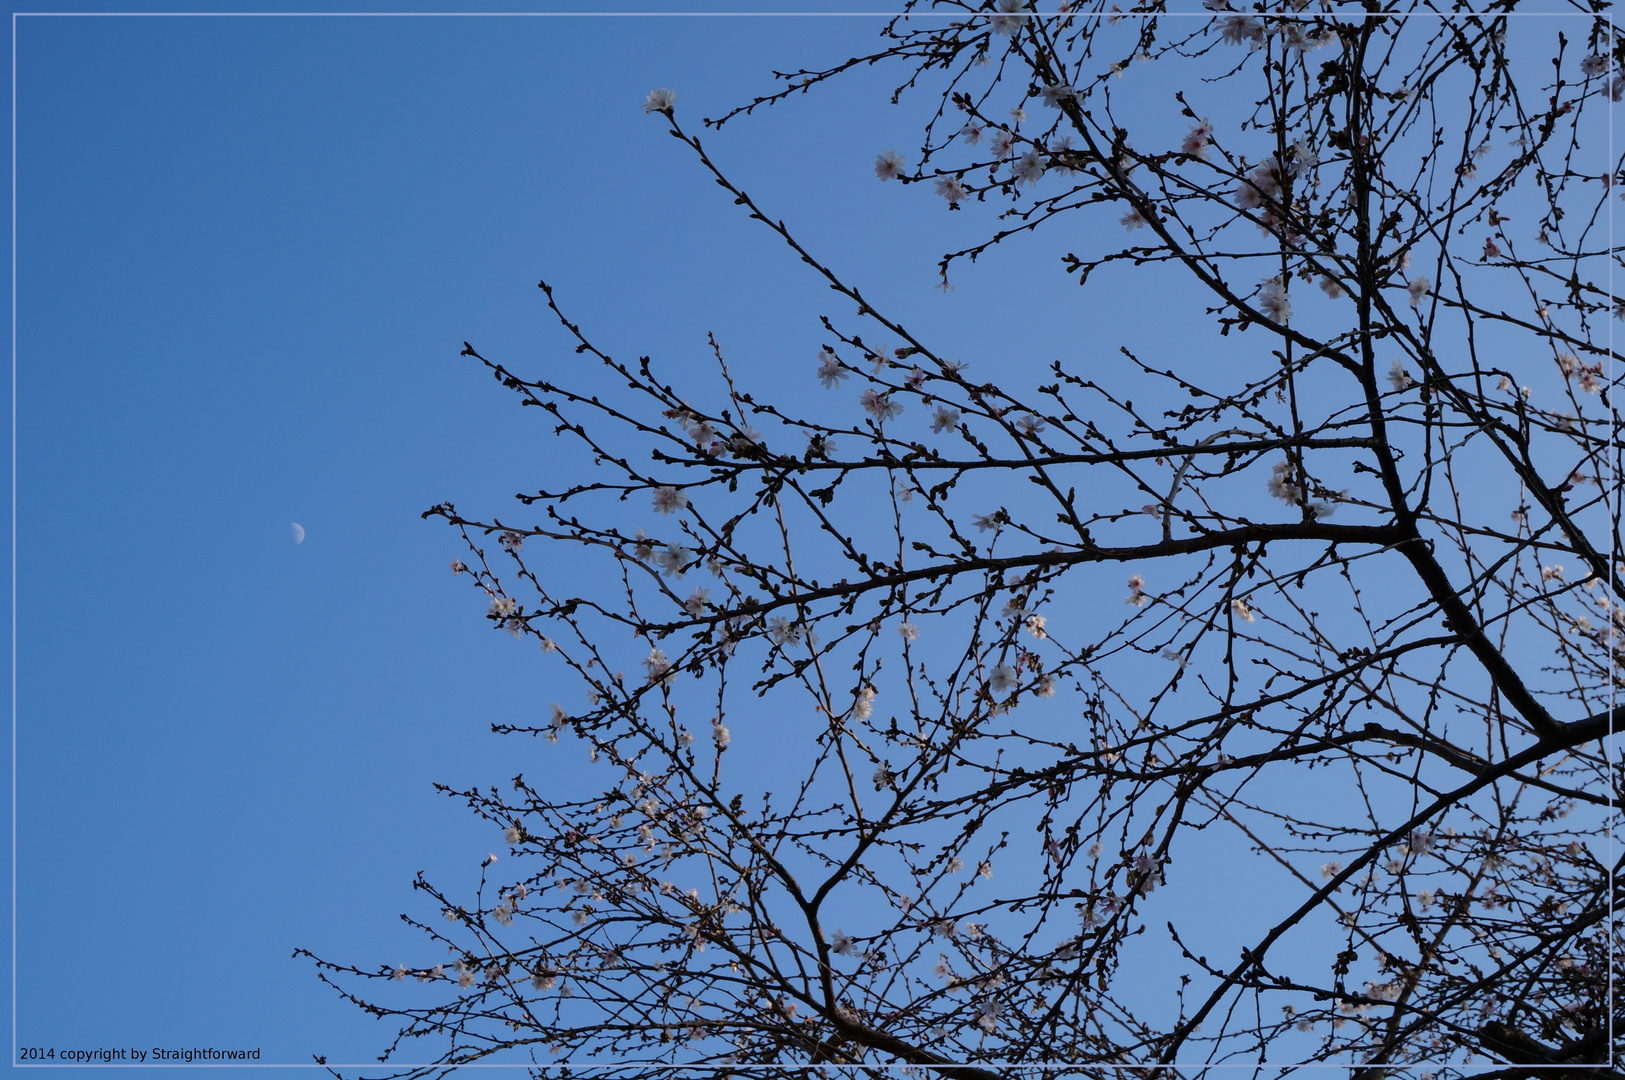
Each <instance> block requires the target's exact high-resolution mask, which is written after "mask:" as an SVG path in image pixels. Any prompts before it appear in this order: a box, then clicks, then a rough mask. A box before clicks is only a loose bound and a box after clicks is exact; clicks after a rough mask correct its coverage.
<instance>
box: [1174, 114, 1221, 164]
mask: <svg viewBox="0 0 1625 1080" xmlns="http://www.w3.org/2000/svg"><path fill="white" fill-rule="evenodd" d="M1212 138H1213V124H1212V123H1211V122H1210V121H1209V120H1208V118H1207V117H1205V116H1204V117H1202V122H1201V123H1200V124H1197V125H1195V126H1194V127H1192V128H1191V129H1190V130H1189V131H1187V132H1186V133H1185V138H1184V140H1183V141H1182V142H1181V143H1180V144H1179V152H1180V153H1181V154H1189V155H1190V156H1191V157H1199V158H1205V157H1207V144H1208V141H1209V140H1211V139H1212Z"/></svg>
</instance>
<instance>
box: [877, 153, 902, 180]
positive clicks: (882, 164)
mask: <svg viewBox="0 0 1625 1080" xmlns="http://www.w3.org/2000/svg"><path fill="white" fill-rule="evenodd" d="M875 175H876V176H878V177H880V178H881V179H882V180H896V179H897V178H898V177H900V176H902V175H903V155H902V154H899V153H898V152H897V151H896V150H885V151H882V152H881V153H880V155H879V156H878V157H876V158H875Z"/></svg>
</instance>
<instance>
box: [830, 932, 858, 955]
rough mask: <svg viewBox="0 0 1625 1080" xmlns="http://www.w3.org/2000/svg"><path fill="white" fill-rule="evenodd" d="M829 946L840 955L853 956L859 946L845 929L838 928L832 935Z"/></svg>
mask: <svg viewBox="0 0 1625 1080" xmlns="http://www.w3.org/2000/svg"><path fill="white" fill-rule="evenodd" d="M829 947H830V950H831V951H832V952H835V953H836V954H837V955H840V956H851V955H852V954H853V953H855V952H857V946H856V945H855V944H854V943H853V941H852V938H851V937H849V936H848V935H847V933H846V931H844V930H837V931H835V933H834V934H833V935H831V936H830V939H829Z"/></svg>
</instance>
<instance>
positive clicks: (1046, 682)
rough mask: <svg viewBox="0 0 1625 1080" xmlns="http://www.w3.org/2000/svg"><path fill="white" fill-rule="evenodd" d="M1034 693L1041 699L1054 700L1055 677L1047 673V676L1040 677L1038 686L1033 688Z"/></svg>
mask: <svg viewBox="0 0 1625 1080" xmlns="http://www.w3.org/2000/svg"><path fill="white" fill-rule="evenodd" d="M1033 693H1035V694H1037V695H1038V696H1039V697H1041V698H1052V697H1054V696H1055V676H1053V675H1050V674H1048V673H1047V672H1046V673H1045V674H1043V675H1040V676H1039V677H1038V683H1037V685H1035V686H1034V687H1033Z"/></svg>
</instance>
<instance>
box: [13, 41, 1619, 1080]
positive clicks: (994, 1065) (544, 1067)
mask: <svg viewBox="0 0 1625 1080" xmlns="http://www.w3.org/2000/svg"><path fill="white" fill-rule="evenodd" d="M975 14H976V13H974V12H970V13H967V12H964V11H957V12H949V11H13V12H12V13H11V1067H12V1068H14V1069H322V1070H324V1071H331V1070H334V1069H380V1068H382V1069H388V1070H390V1071H391V1072H395V1071H400V1070H405V1069H443V1070H446V1071H448V1072H454V1071H456V1070H458V1069H529V1070H536V1071H542V1072H548V1071H553V1070H564V1069H575V1070H577V1071H578V1072H581V1073H586V1074H589V1075H591V1074H593V1073H595V1072H598V1071H604V1070H612V1069H624V1068H653V1069H665V1070H668V1071H671V1072H674V1073H682V1072H694V1073H705V1074H707V1075H709V1076H716V1075H718V1074H725V1073H727V1072H730V1071H731V1072H738V1073H745V1074H749V1073H752V1072H759V1071H765V1070H769V1069H802V1070H817V1071H818V1072H820V1073H823V1072H826V1071H827V1070H830V1069H875V1070H887V1071H893V1070H899V1069H922V1068H939V1067H949V1068H951V1067H953V1066H956V1065H965V1066H974V1067H979V1068H989V1069H1031V1070H1034V1071H1042V1072H1060V1071H1065V1070H1077V1071H1080V1072H1082V1071H1084V1070H1089V1069H1098V1070H1112V1071H1117V1072H1121V1071H1123V1070H1133V1069H1146V1068H1156V1069H1168V1070H1173V1071H1175V1072H1181V1071H1186V1070H1206V1069H1250V1070H1253V1071H1254V1072H1258V1071H1260V1070H1263V1069H1266V1068H1268V1069H1271V1070H1276V1071H1278V1070H1282V1069H1342V1070H1345V1071H1348V1070H1353V1069H1358V1068H1362V1067H1363V1066H1361V1065H1359V1064H1358V1063H1355V1064H1349V1065H1339V1064H1337V1063H1335V1062H1326V1061H1305V1062H1271V1063H1268V1064H1265V1063H1259V1062H1251V1063H1247V1062H1233V1063H1222V1062H1201V1063H1197V1064H1191V1065H1184V1064H1180V1063H1178V1062H1175V1063H1173V1064H1156V1063H1152V1064H1151V1065H1122V1064H1088V1065H1082V1064H1064V1065H1046V1064H1037V1063H1033V1064H1026V1063H1014V1062H999V1061H974V1062H942V1063H941V1065H940V1066H920V1065H909V1064H904V1063H898V1064H864V1065H836V1064H828V1063H817V1064H805V1065H727V1066H724V1065H673V1064H667V1063H665V1062H658V1061H625V1062H619V1063H610V1064H602V1065H598V1064H575V1063H566V1062H535V1061H532V1062H517V1061H516V1062H500V1061H471V1062H467V1063H460V1064H448V1063H444V1062H426V1063H412V1062H379V1061H372V1062H353V1063H327V1062H320V1063H318V1062H314V1061H312V1062H308V1063H307V1062H224V1061H220V1062H215V1061H197V1062H174V1063H170V1062H163V1063H159V1062H152V1063H148V1064H140V1063H135V1062H106V1063H103V1062H19V1061H18V1060H17V20H18V19H31V18H33V19H42V18H43V19H279V18H280V19H707V18H715V19H773V18H779V19H889V18H910V19H926V18H933V17H935V18H947V19H962V18H966V17H967V16H970V17H974V16H975ZM1027 14H1028V16H1029V17H1031V18H1036V19H1059V18H1069V19H1090V18H1093V19H1103V18H1107V17H1108V16H1107V15H1106V14H1105V13H1099V12H1097V13H1087V12H1068V13H1062V12H1055V13H1048V12H1028V13H1027ZM1121 14H1122V16H1127V15H1132V14H1133V13H1132V12H1124V13H1121ZM1279 14H1281V15H1283V16H1285V17H1289V18H1291V17H1298V18H1313V17H1315V15H1313V14H1307V13H1306V14H1303V15H1296V13H1293V12H1281V13H1279ZM1336 14H1337V15H1338V17H1339V18H1350V19H1353V18H1387V19H1398V20H1401V21H1408V20H1410V19H1412V18H1428V19H1439V20H1454V19H1458V18H1459V19H1473V18H1481V17H1483V16H1484V15H1486V14H1493V15H1494V16H1495V17H1498V18H1519V17H1523V18H1531V19H1586V20H1591V19H1595V18H1596V17H1597V13H1596V12H1586V11H1551V12H1545V11H1501V12H1479V11H1463V12H1443V11H1442V12H1426V11H1410V12H1372V13H1364V12H1359V11H1350V12H1338V13H1336ZM1120 17H1121V16H1120ZM1213 17H1214V13H1213V12H1211V11H1165V12H1159V13H1157V18H1159V19H1166V18H1192V19H1211V18H1213ZM1605 17H1606V19H1607V21H1608V29H1609V32H1610V34H1613V33H1615V27H1614V16H1613V14H1612V11H1610V12H1609V13H1608V14H1607V15H1606V16H1605ZM1606 108H1607V115H1608V125H1607V127H1608V130H1607V139H1608V150H1607V154H1608V167H1609V169H1612V168H1613V165H1614V101H1613V100H1612V99H1611V98H1610V100H1609V101H1608V102H1607V105H1606ZM1607 205H1608V246H1609V248H1610V249H1612V248H1613V246H1614V243H1613V240H1614V203H1613V200H1612V199H1609V200H1608V203H1607ZM1607 266H1608V291H1609V293H1610V294H1613V292H1614V288H1613V282H1614V260H1612V259H1610V260H1608V264H1607ZM1614 321H1615V320H1613V319H1609V320H1608V350H1609V353H1610V359H1609V362H1608V363H1609V376H1610V380H1612V375H1613V361H1612V359H1611V354H1612V353H1613V343H1614ZM1617 427H1618V425H1612V426H1611V429H1610V435H1609V439H1610V442H1611V444H1612V449H1613V451H1614V452H1613V454H1612V460H1613V461H1615V462H1617V461H1618V460H1619V443H1618V435H1617ZM1620 480H1621V477H1620V475H1619V472H1618V469H1617V468H1616V470H1615V475H1614V488H1613V490H1614V492H1615V493H1616V498H1617V497H1618V495H1619V494H1620V492H1621V484H1620ZM1605 505H1606V502H1605ZM1617 515H1618V507H1617V506H1616V507H1615V509H1614V513H1613V514H1609V515H1608V516H1609V518H1610V521H1611V522H1612V519H1613V518H1614V517H1616V516H1617ZM1616 532H1617V530H1616ZM1611 555H1612V557H1613V559H1614V561H1615V563H1616V564H1617V563H1618V562H1619V561H1620V560H1621V557H1622V555H1625V552H1622V551H1621V550H1620V549H1619V547H1618V545H1615V547H1614V549H1613V551H1612V552H1611ZM1610 705H1611V707H1614V708H1617V707H1618V705H1619V687H1618V684H1617V682H1616V684H1615V685H1614V687H1613V688H1612V694H1611V701H1610ZM1616 737H1617V736H1616V735H1615V734H1614V733H1613V732H1612V731H1610V732H1609V733H1608V734H1607V735H1606V736H1604V738H1603V740H1602V741H1603V760H1604V761H1605V762H1606V763H1608V764H1610V765H1611V764H1612V761H1613V754H1612V750H1613V749H1614V740H1615V738H1616ZM1612 794H1613V793H1612V792H1611V791H1610V793H1609V797H1610V798H1612ZM1614 839H1615V838H1614V829H1613V826H1612V823H1610V826H1609V829H1608V855H1609V871H1608V872H1609V878H1610V885H1612V884H1613V880H1612V879H1613V875H1614V866H1615V865H1617V860H1616V859H1615V856H1614ZM1614 918H1615V912H1614V889H1613V888H1610V889H1609V891H1608V923H1609V928H1610V930H1611V929H1612V928H1613V926H1614ZM1608 991H1609V993H1608V996H1609V1000H1610V1001H1612V1000H1615V997H1616V993H1617V990H1616V987H1615V985H1614V965H1612V964H1610V965H1609V967H1608ZM1613 1022H1614V1010H1613V1009H1609V1010H1608V1025H1609V1038H1608V1045H1610V1046H1612V1045H1613V1044H1614V1038H1615V1033H1614V1031H1613V1030H1612V1028H1613ZM1437 1067H1438V1066H1428V1067H1427V1068H1437ZM1451 1067H1452V1068H1457V1067H1456V1066H1451ZM1504 1067H1505V1066H1503V1065H1500V1064H1497V1063H1493V1062H1491V1063H1486V1064H1485V1065H1483V1066H1476V1065H1466V1066H1460V1067H1459V1068H1461V1069H1462V1070H1464V1071H1466V1072H1468V1073H1469V1075H1470V1074H1471V1073H1473V1072H1480V1071H1485V1072H1487V1071H1492V1070H1499V1069H1502V1068H1504ZM1521 1067H1522V1068H1526V1069H1534V1070H1564V1069H1573V1068H1575V1066H1573V1065H1524V1066H1521ZM1608 1067H1609V1066H1607V1065H1606V1064H1605V1065H1602V1066H1599V1068H1603V1069H1606V1068H1608ZM1420 1068H1423V1066H1419V1065H1418V1066H1412V1065H1394V1066H1385V1069H1386V1070H1387V1071H1390V1072H1409V1071H1413V1070H1415V1069H1420Z"/></svg>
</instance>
